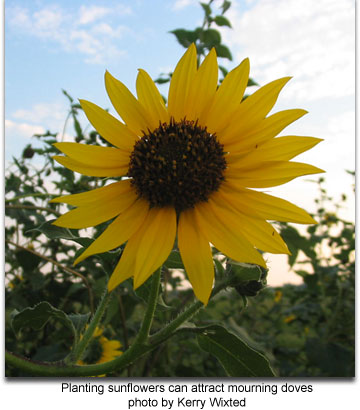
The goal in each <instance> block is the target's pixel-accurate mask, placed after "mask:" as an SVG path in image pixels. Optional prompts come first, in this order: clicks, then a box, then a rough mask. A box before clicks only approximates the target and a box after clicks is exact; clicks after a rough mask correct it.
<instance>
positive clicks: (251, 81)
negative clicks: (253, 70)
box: [247, 78, 259, 87]
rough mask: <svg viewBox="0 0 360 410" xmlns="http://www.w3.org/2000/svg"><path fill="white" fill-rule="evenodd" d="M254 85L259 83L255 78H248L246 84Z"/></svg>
mask: <svg viewBox="0 0 360 410" xmlns="http://www.w3.org/2000/svg"><path fill="white" fill-rule="evenodd" d="M254 85H259V84H258V83H257V82H256V81H255V80H253V79H252V78H249V80H248V83H247V86H248V87H252V86H254Z"/></svg>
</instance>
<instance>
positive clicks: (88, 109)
mask: <svg viewBox="0 0 360 410" xmlns="http://www.w3.org/2000/svg"><path fill="white" fill-rule="evenodd" d="M79 101H80V104H81V107H82V109H83V110H84V112H85V114H86V116H87V118H88V120H89V121H90V122H91V124H92V125H93V127H94V128H95V129H96V130H97V132H98V133H99V134H100V135H101V136H102V137H103V138H104V139H106V141H108V142H110V144H113V145H115V147H118V148H120V149H122V150H124V151H126V152H130V151H131V150H132V147H133V146H134V144H135V142H136V141H137V140H138V137H137V135H136V134H134V133H133V132H132V131H130V129H129V128H128V127H127V126H126V125H124V124H123V123H121V122H120V121H119V120H117V119H116V118H115V117H113V116H112V115H111V114H109V113H108V112H107V111H105V110H103V109H102V108H100V107H99V106H97V105H96V104H93V103H92V102H90V101H86V100H79Z"/></svg>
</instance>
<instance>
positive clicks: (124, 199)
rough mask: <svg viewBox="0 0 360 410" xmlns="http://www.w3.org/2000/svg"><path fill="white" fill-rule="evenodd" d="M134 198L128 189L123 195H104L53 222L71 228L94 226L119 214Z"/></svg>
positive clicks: (131, 191)
mask: <svg viewBox="0 0 360 410" xmlns="http://www.w3.org/2000/svg"><path fill="white" fill-rule="evenodd" d="M79 195H81V194H79ZM136 199H137V195H136V193H135V191H134V190H130V191H129V192H127V193H126V194H125V195H124V194H122V195H117V196H109V195H107V196H106V195H104V198H103V199H100V198H99V199H98V200H97V201H95V202H92V203H90V204H88V205H85V206H80V207H79V208H77V209H73V210H71V211H69V212H67V213H66V214H64V215H62V216H60V217H59V218H58V219H57V220H56V221H54V222H53V224H54V225H56V226H62V227H67V228H72V229H81V228H87V227H89V226H96V225H98V224H100V223H102V222H105V221H108V220H110V219H112V218H114V217H115V216H117V215H119V214H120V213H121V212H123V211H124V210H125V209H127V208H128V207H129V206H131V205H132V204H133V203H134V202H135V201H136Z"/></svg>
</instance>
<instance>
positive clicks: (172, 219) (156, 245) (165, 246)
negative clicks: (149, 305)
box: [134, 207, 176, 289]
mask: <svg viewBox="0 0 360 410" xmlns="http://www.w3.org/2000/svg"><path fill="white" fill-rule="evenodd" d="M147 222H148V224H147ZM140 231H141V232H142V235H141V240H140V241H139V244H138V245H139V251H138V253H137V255H136V262H135V272H134V289H136V288H137V287H139V286H140V285H142V284H143V283H144V282H145V281H146V280H147V279H148V277H149V276H150V275H152V274H153V273H154V272H155V270H156V269H158V268H159V267H160V266H161V265H162V264H163V263H164V262H165V260H166V259H167V257H168V256H169V253H170V252H171V250H172V248H173V246H174V241H175V235H176V212H175V209H174V208H172V207H166V208H152V209H151V210H150V211H149V214H148V219H147V220H146V221H145V223H144V227H141V228H140Z"/></svg>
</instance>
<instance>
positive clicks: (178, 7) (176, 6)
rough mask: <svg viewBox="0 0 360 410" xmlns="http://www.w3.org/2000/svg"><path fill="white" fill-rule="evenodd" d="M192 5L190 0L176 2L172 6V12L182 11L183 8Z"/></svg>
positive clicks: (177, 0)
mask: <svg viewBox="0 0 360 410" xmlns="http://www.w3.org/2000/svg"><path fill="white" fill-rule="evenodd" d="M191 3H193V1H192V0H176V1H175V3H174V5H173V10H182V9H184V8H185V7H188V6H190V5H191Z"/></svg>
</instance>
